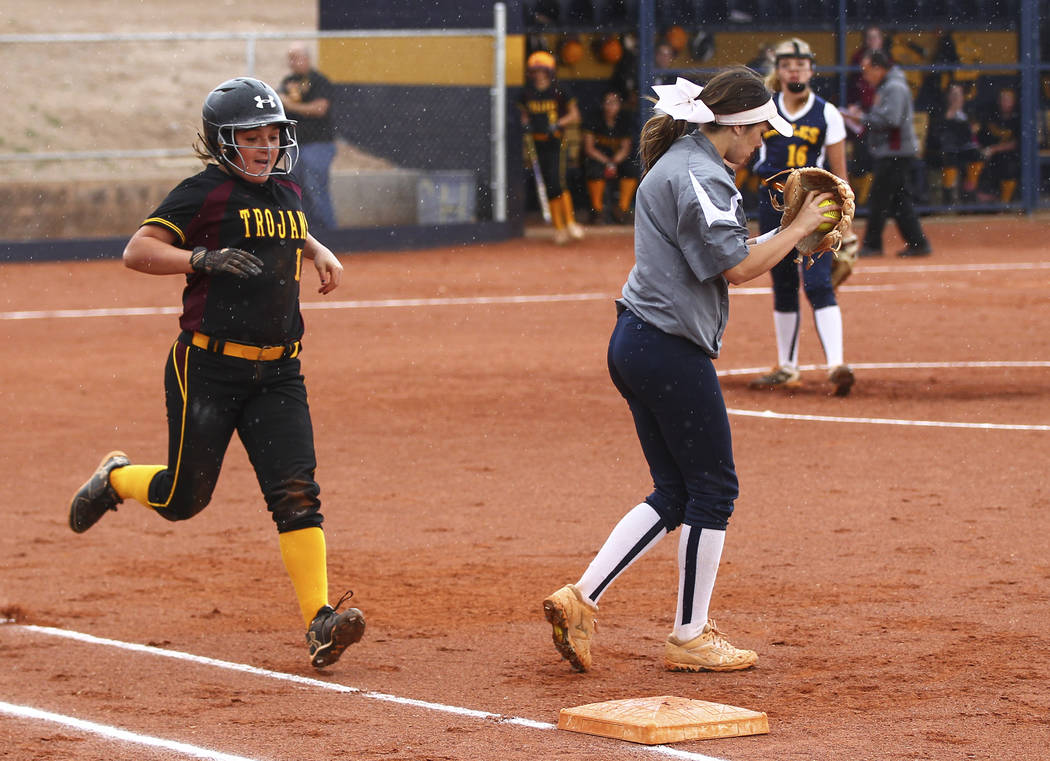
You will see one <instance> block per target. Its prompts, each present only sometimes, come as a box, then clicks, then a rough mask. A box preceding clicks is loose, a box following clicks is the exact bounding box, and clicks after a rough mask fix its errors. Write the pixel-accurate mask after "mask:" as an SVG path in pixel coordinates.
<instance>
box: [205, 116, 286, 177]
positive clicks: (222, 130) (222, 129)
mask: <svg viewBox="0 0 1050 761" xmlns="http://www.w3.org/2000/svg"><path fill="white" fill-rule="evenodd" d="M262 126H267V125H261V124H260V125H232V124H224V125H220V126H219V127H218V129H217V130H216V143H217V147H218V154H219V156H218V159H219V161H220V162H221V163H223V164H225V165H226V166H228V167H231V168H233V169H235V170H236V171H237V172H239V173H241V174H246V175H248V176H250V177H269V176H271V175H275V174H288V173H289V172H291V171H292V168H293V167H294V166H295V164H296V161H297V160H298V158H299V144H298V143H297V142H296V140H295V125H292V124H282V125H279V129H280V142H279V144H278V146H277V151H278V153H277V160H276V161H275V162H274V165H273V168H272V169H270V170H269V171H264V172H252V171H251V170H249V169H248V162H247V161H246V160H245V157H244V154H242V153H241V151H242V150H259V149H260V147H261V146H258V145H244V144H241V143H239V142H237V135H238V134H239V133H241V132H243V131H245V130H250V129H254V128H256V127H262Z"/></svg>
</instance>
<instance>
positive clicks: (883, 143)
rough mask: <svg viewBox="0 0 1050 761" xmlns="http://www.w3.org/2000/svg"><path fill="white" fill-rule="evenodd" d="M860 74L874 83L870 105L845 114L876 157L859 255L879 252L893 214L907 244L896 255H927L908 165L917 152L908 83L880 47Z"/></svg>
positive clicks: (852, 108)
mask: <svg viewBox="0 0 1050 761" xmlns="http://www.w3.org/2000/svg"><path fill="white" fill-rule="evenodd" d="M861 74H862V76H863V77H864V79H865V81H866V82H867V83H868V84H869V85H871V86H872V87H873V88H875V98H874V100H873V102H872V106H871V110H870V111H868V112H866V113H865V112H864V111H863V110H862V109H861V108H860V106H858V105H856V104H854V105H852V106H850V107H849V108H848V109H847V111H846V116H847V118H848V119H849V120H850V121H852V122H853V123H854V124H856V125H859V126H860V127H862V129H863V131H864V139H865V141H866V143H867V147H868V150H869V151H870V152H871V155H872V159H873V161H874V170H873V175H874V176H873V178H872V183H871V192H870V194H869V197H868V224H867V227H866V228H865V230H864V243H863V245H862V246H861V248H860V251H859V252H858V256H882V231H883V228H884V227H885V226H886V220H887V218H888V217H890V216H892V217H894V218H895V219H896V220H897V227H898V228H899V229H900V232H901V236H902V237H903V238H904V240H905V242H906V243H907V246H906V247H905V248H904V249H902V250H901V251H898V252H897V256H929V255H930V253H931V249H930V244H929V241H928V240H927V239H926V234H925V233H924V232H923V230H922V224H921V223H920V222H919V215H918V213H917V212H916V211H915V205H914V203H913V201H912V188H911V183H912V166H913V164H914V162H915V158H916V157H917V156H918V154H919V140H918V137H917V136H916V135H915V123H914V122H915V113H914V107H913V104H912V97H911V89H910V88H909V87H908V82H907V80H905V78H904V73H903V72H902V71H901V69H900V67H899V66H895V65H893V63H892V62H891V61H890V59H889V57H888V56H887V55H886V54H885V53H883V52H882V51H880V50H876V51H874V52H870V53H867V54H865V56H864V58H862V59H861Z"/></svg>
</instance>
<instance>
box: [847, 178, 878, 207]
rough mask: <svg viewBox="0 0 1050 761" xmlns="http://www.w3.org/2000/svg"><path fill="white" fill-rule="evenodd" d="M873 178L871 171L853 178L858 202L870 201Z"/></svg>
mask: <svg viewBox="0 0 1050 761" xmlns="http://www.w3.org/2000/svg"><path fill="white" fill-rule="evenodd" d="M873 179H874V178H873V177H872V175H871V172H865V173H864V174H862V175H858V176H857V177H856V178H853V183H852V184H853V192H854V193H856V194H857V203H867V202H868V193H870V192H871V181H872V180H873Z"/></svg>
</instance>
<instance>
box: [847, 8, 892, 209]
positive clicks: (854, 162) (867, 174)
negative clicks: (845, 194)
mask: <svg viewBox="0 0 1050 761" xmlns="http://www.w3.org/2000/svg"><path fill="white" fill-rule="evenodd" d="M876 50H881V51H882V52H883V53H884V54H885V55H886V57H887V59H888V60H890V61H892V60H893V56H892V55H891V54H890V45H889V40H887V39H886V35H885V34H883V31H882V29H881V28H880V27H877V26H869V27H867V28H866V29H865V30H864V44H863V45H862V46H861V47H860V48H858V49H857V50H856V51H854V53H853V55H852V56H851V57H850V59H849V65H850V67H851V68H853V69H859V68H860V62H861V60H862V59H863V58H864V56H865V55H866V54H867V53H873V52H875V51H876ZM874 99H875V88H874V87H872V86H871V85H870V84H868V82H867V81H866V80H865V79H864V77H863V76H861V74H860V72H859V71H858V72H856V73H854V74H851V75H850V78H849V81H848V85H847V90H846V105H847V107H848V106H853V105H856V106H858V107H859V108H860V109H861V110H862V111H870V110H871V106H872V102H873V101H874ZM847 126H849V124H848V123H847ZM847 139H848V140H849V147H850V154H851V155H850V162H849V173H850V177H851V178H852V182H853V186H854V190H855V192H856V194H857V202H858V203H864V202H866V201H867V198H868V191H869V189H870V187H871V180H872V175H871V170H872V158H871V154H870V153H869V152H868V147H867V145H865V143H864V140H862V139H861V137H860V135H859V134H858V132H857V130H854V129H850V130H849V132H848V134H847Z"/></svg>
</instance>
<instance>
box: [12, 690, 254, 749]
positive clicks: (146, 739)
mask: <svg viewBox="0 0 1050 761" xmlns="http://www.w3.org/2000/svg"><path fill="white" fill-rule="evenodd" d="M0 713H6V714H9V715H11V716H18V717H21V718H23V719H35V720H37V721H48V722H51V723H52V724H61V725H63V726H66V727H70V728H71V729H77V730H80V731H81V732H90V733H91V734H96V735H102V736H103V737H106V738H109V739H111V740H122V741H124V742H129V743H135V744H137V745H148V746H150V747H152V748H164V749H165V750H173V751H175V752H176V753H181V754H182V755H184V756H190V757H191V758H204V759H209V761H253V759H250V758H248V757H247V756H234V755H232V754H230V753H222V752H221V751H217V750H209V749H208V748H201V747H199V746H197V745H189V744H187V743H184V742H178V741H177V740H165V739H163V738H160V737H151V736H149V735H140V734H138V733H136V732H129V731H127V730H126V729H120V728H119V727H111V726H109V725H107V724H97V723H96V722H93V721H85V720H83V719H77V718H75V717H73V716H64V715H62V714H60V713H51V712H50V711H41V710H40V709H39V708H31V707H29V706H20V705H15V704H13V703H5V702H4V701H0Z"/></svg>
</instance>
